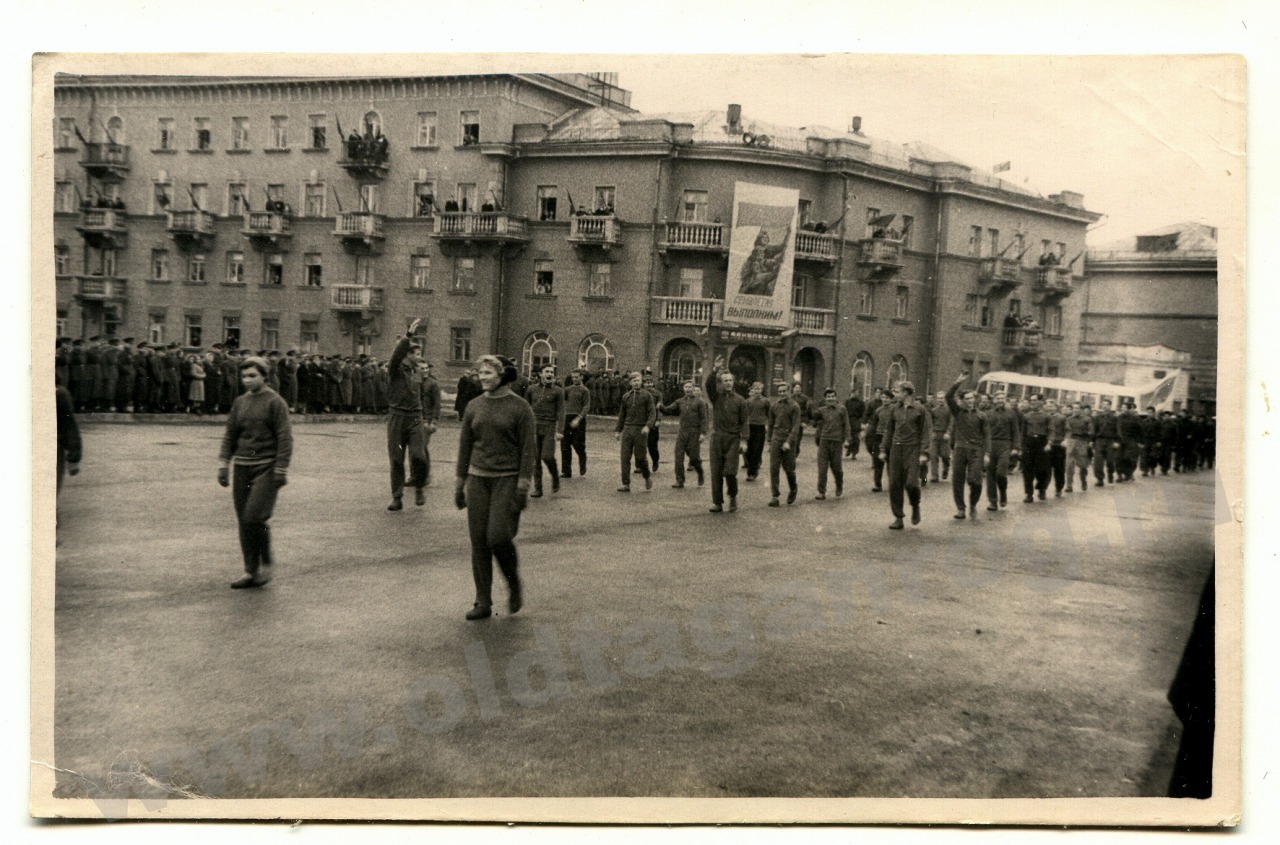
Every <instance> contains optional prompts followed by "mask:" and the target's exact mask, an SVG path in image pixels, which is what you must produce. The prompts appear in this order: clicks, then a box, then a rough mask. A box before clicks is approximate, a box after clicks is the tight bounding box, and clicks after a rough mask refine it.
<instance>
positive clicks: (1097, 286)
mask: <svg viewBox="0 0 1280 845" xmlns="http://www.w3.org/2000/svg"><path fill="white" fill-rule="evenodd" d="M1086 260H1087V261H1088V276H1087V278H1086V279H1085V285H1084V288H1083V290H1082V291H1081V300H1082V308H1083V312H1082V315H1081V317H1082V327H1083V333H1082V335H1081V345H1080V366H1081V368H1082V369H1084V370H1088V371H1089V372H1087V373H1086V375H1087V377H1089V378H1095V377H1096V378H1098V380H1102V381H1109V380H1114V379H1111V378H1105V377H1104V376H1106V375H1108V374H1114V373H1116V372H1119V371H1125V372H1132V367H1129V368H1126V365H1127V364H1128V363H1129V361H1130V359H1131V358H1133V357H1134V355H1133V354H1129V353H1127V352H1125V351H1124V350H1125V345H1128V346H1129V347H1130V348H1131V349H1133V348H1137V347H1163V348H1166V349H1167V350H1169V352H1168V353H1166V355H1165V358H1163V359H1160V360H1155V361H1152V362H1150V363H1151V367H1149V369H1151V370H1152V372H1155V371H1157V370H1164V369H1166V368H1167V366H1166V364H1167V363H1168V362H1167V360H1166V359H1169V360H1171V359H1170V358H1169V356H1170V355H1171V354H1173V353H1175V352H1176V353H1182V355H1178V356H1177V358H1178V360H1179V361H1180V362H1181V365H1182V366H1183V367H1185V369H1186V373H1187V378H1186V399H1187V402H1188V403H1189V405H1190V407H1191V408H1192V410H1193V411H1196V412H1206V413H1212V412H1213V411H1214V408H1215V406H1216V399H1217V367H1218V249H1217V230H1216V229H1215V228H1214V227H1212V226H1206V225H1203V224H1199V223H1180V224H1176V225H1173V226H1168V227H1165V228H1162V229H1158V230H1156V231H1154V232H1148V233H1146V234H1143V235H1138V236H1137V237H1136V238H1134V239H1132V240H1128V241H1124V242H1120V243H1115V244H1110V245H1108V246H1105V247H1101V248H1098V249H1090V250H1089V252H1088V254H1087V256H1086ZM1137 351H1138V353H1141V352H1142V350H1141V349H1138V350H1137ZM1138 357H1139V358H1141V359H1142V360H1145V358H1144V357H1143V356H1142V355H1141V354H1139V356H1138ZM1147 357H1149V356H1147ZM1141 369H1148V368H1141ZM1145 377H1146V378H1148V379H1149V378H1151V375H1150V374H1149V373H1148V374H1146V376H1145Z"/></svg>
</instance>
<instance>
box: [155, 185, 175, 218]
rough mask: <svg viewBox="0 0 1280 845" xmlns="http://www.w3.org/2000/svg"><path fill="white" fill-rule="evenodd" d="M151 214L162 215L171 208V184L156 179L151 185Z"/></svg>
mask: <svg viewBox="0 0 1280 845" xmlns="http://www.w3.org/2000/svg"><path fill="white" fill-rule="evenodd" d="M151 188H152V190H151V213H152V214H163V213H164V212H166V211H168V210H169V209H170V208H172V207H173V183H172V182H170V181H168V180H167V179H163V178H162V179H157V180H156V181H154V182H152V183H151Z"/></svg>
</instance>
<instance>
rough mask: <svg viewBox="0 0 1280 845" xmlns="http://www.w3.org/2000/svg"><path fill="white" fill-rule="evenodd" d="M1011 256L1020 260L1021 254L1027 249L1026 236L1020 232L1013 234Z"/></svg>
mask: <svg viewBox="0 0 1280 845" xmlns="http://www.w3.org/2000/svg"><path fill="white" fill-rule="evenodd" d="M1013 249H1014V253H1013V256H1014V257H1015V258H1017V259H1018V261H1022V254H1023V253H1024V252H1026V251H1027V238H1026V236H1025V235H1023V234H1022V233H1021V232H1019V233H1018V234H1016V235H1014V236H1013Z"/></svg>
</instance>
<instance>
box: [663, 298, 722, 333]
mask: <svg viewBox="0 0 1280 845" xmlns="http://www.w3.org/2000/svg"><path fill="white" fill-rule="evenodd" d="M650 302H651V303H652V305H651V310H650V312H649V319H650V321H652V322H654V323H664V324H666V325H673V326H709V325H711V324H713V323H719V322H720V320H721V318H722V317H723V316H724V300H722V299H693V298H690V297H683V296H654V297H650Z"/></svg>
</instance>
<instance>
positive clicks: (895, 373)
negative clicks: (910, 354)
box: [885, 355, 908, 387]
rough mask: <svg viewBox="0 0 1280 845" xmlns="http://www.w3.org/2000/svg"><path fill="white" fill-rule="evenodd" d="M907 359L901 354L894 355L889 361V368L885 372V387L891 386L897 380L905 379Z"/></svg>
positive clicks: (897, 381)
mask: <svg viewBox="0 0 1280 845" xmlns="http://www.w3.org/2000/svg"><path fill="white" fill-rule="evenodd" d="M907 375H908V373H907V359H906V358H903V357H902V356H901V355H894V356H893V361H891V362H890V363H889V370H888V372H887V373H886V374H885V387H893V386H894V385H896V384H898V383H899V382H904V381H906V380H907Z"/></svg>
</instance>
